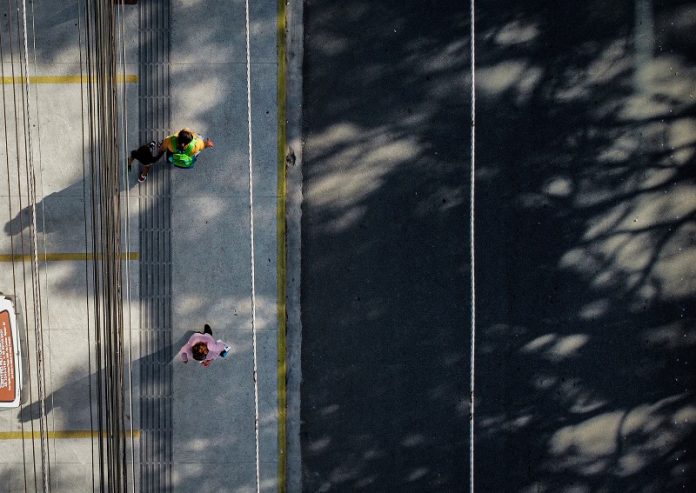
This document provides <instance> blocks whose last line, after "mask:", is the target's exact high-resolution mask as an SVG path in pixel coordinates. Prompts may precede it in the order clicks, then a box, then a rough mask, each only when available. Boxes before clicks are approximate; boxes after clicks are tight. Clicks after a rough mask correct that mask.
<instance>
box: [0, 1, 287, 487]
mask: <svg viewBox="0 0 696 493" xmlns="http://www.w3.org/2000/svg"><path fill="white" fill-rule="evenodd" d="M83 8H84V5H83V4H82V3H78V2H76V1H75V2H63V3H61V6H60V7H59V8H57V9H56V7H55V6H54V5H53V4H52V2H48V1H47V0H39V1H36V2H34V3H33V10H32V11H31V12H28V14H29V22H28V26H30V28H29V30H30V32H29V41H30V42H29V45H28V48H29V50H30V57H33V56H34V55H35V56H36V63H35V64H30V65H29V67H30V75H31V76H32V77H33V79H31V80H30V84H29V86H28V90H29V92H28V97H27V98H25V99H26V101H29V102H30V103H31V106H30V110H31V113H30V115H29V116H30V119H29V120H27V119H26V115H25V114H24V112H23V106H22V104H23V101H24V99H22V98H23V96H22V94H21V92H20V93H18V92H17V91H20V90H23V88H24V87H25V85H24V84H22V81H20V80H19V79H17V77H16V76H18V74H19V73H20V69H21V63H20V62H21V59H20V58H19V57H20V55H21V48H22V44H21V39H20V37H19V34H20V33H21V29H20V31H17V29H18V27H17V25H14V24H13V25H12V29H13V30H14V31H13V34H14V38H11V37H10V36H9V35H5V33H10V31H9V28H10V23H9V22H10V21H9V20H8V19H7V17H5V18H4V20H3V21H2V22H4V24H3V26H2V27H3V40H2V41H3V43H2V49H3V65H2V66H3V71H4V72H3V84H2V85H1V86H0V88H2V89H3V91H4V92H3V94H4V96H5V97H4V99H3V100H2V101H1V102H0V104H2V106H1V107H0V109H2V110H3V111H4V112H5V113H6V118H5V127H4V132H5V134H6V135H7V141H8V145H7V146H0V165H1V166H2V167H0V171H2V173H1V174H0V224H1V225H3V231H2V232H0V259H2V262H0V291H3V292H5V293H12V292H14V293H15V294H17V295H18V296H19V298H20V299H21V300H22V302H23V307H24V312H23V315H25V317H24V318H25V319H26V330H27V334H28V336H29V341H28V345H27V348H26V353H27V355H28V361H29V363H30V369H31V370H32V373H31V378H30V382H28V384H27V385H26V387H25V388H26V394H27V400H26V403H25V404H24V406H23V407H22V409H20V410H18V411H14V412H13V411H6V412H3V413H2V414H0V485H2V486H0V489H3V488H4V487H5V486H7V487H8V488H9V490H8V491H15V490H21V491H41V489H42V484H41V483H42V479H41V478H42V473H43V472H48V477H49V480H48V481H49V485H50V488H51V491H92V490H93V489H94V488H95V484H96V487H97V489H98V482H97V483H95V476H94V475H95V474H98V473H96V472H95V471H97V469H98V464H97V463H96V460H97V456H96V452H95V447H96V445H97V439H96V433H98V430H96V429H94V419H95V418H94V416H95V415H96V413H97V409H96V407H95V403H94V400H93V394H94V388H95V386H96V384H97V374H96V369H97V368H96V366H95V362H94V361H93V360H92V359H90V358H89V357H88V355H90V354H92V353H93V348H94V346H93V345H94V340H93V330H94V328H93V322H92V321H93V319H94V316H95V315H94V312H93V303H92V301H91V300H92V299H93V297H94V296H95V286H94V285H93V282H92V280H91V279H90V270H89V269H90V268H89V265H88V262H86V261H85V255H86V256H87V258H89V255H90V254H89V244H90V240H89V238H90V236H91V233H92V232H91V229H90V224H89V216H90V213H91V205H90V203H91V194H90V190H89V183H88V180H87V178H86V172H85V166H88V164H89V162H88V160H89V154H88V147H87V144H86V142H85V139H84V136H83V128H84V125H85V122H84V120H83V117H84V118H87V117H86V116H85V107H86V106H85V104H86V103H85V100H86V99H85V84H84V81H83V82H82V83H81V82H80V78H79V76H80V74H81V72H84V71H85V69H86V66H85V60H84V53H83V52H82V51H81V46H80V40H81V36H82V35H83V34H84V33H83V32H81V31H80V30H79V29H78V28H82V29H84V10H81V9H83ZM2 9H5V7H2V8H0V11H2V12H3V13H5V11H4V10H2ZM8 13H10V12H8ZM11 14H12V15H16V12H15V11H14V10H13V11H12V12H11ZM32 15H33V18H32V17H31V16H32ZM16 20H17V19H16V18H15V19H13V21H16ZM123 20H124V24H123V26H124V28H125V38H124V39H125V46H124V54H125V65H124V72H125V74H126V79H125V81H121V83H122V84H123V83H125V88H126V92H125V95H126V98H125V100H124V99H121V100H120V104H121V108H123V109H125V110H126V116H127V118H126V122H127V147H128V148H131V149H132V148H135V147H137V145H138V144H140V143H144V142H146V141H147V140H149V139H151V138H157V139H160V138H162V137H163V136H165V135H167V134H168V133H170V132H174V131H176V130H178V129H180V128H182V127H191V128H193V129H194V130H196V131H197V132H200V133H201V134H203V135H205V136H208V137H211V138H212V139H214V141H215V143H216V147H215V149H212V150H210V149H209V150H206V151H204V152H203V153H202V154H201V156H199V159H198V162H197V164H196V167H195V168H194V169H193V170H178V169H172V168H170V167H168V166H165V165H164V164H162V163H161V164H160V165H158V166H157V167H156V168H155V169H154V170H153V171H152V172H151V173H150V175H149V177H148V180H147V182H146V183H145V184H138V183H137V181H136V177H137V172H138V170H137V164H136V165H135V166H134V167H133V170H132V171H131V172H130V174H128V176H125V175H124V179H123V183H122V192H121V206H122V210H123V216H122V220H123V225H124V232H125V231H127V232H128V234H127V235H126V234H124V236H123V242H124V243H123V251H124V252H126V254H125V258H124V261H123V263H122V266H123V269H124V276H127V279H128V284H127V286H124V291H123V295H124V317H125V319H124V320H125V329H126V334H127V335H126V343H127V344H129V345H130V346H129V347H126V348H125V351H126V355H125V356H126V360H127V361H126V365H125V368H124V374H125V376H126V379H127V382H126V383H127V384H128V385H127V388H126V396H127V398H128V399H129V401H128V402H127V403H126V422H127V423H129V424H131V423H132V429H133V430H134V435H133V439H132V441H131V439H130V437H129V439H128V444H129V447H130V445H132V448H129V451H128V458H127V463H128V464H127V467H128V480H129V483H132V484H133V488H135V491H158V492H159V491H181V492H186V491H193V490H209V491H230V492H232V491H235V492H236V491H239V492H242V491H255V490H256V465H257V457H256V436H255V418H256V406H255V391H254V378H253V377H254V366H255V363H256V367H257V371H258V426H259V447H258V450H259V460H260V464H259V471H260V478H259V479H260V483H259V485H260V490H262V491H275V490H277V489H279V488H280V487H282V481H283V477H282V475H281V472H279V471H282V468H279V443H280V441H282V440H283V437H282V427H281V428H279V419H281V417H282V416H283V414H282V413H280V412H279V408H278V389H279V378H278V375H279V364H281V363H282V359H280V360H279V357H278V329H279V316H278V313H279V309H278V299H277V297H278V295H277V286H278V279H279V278H278V274H279V268H282V263H281V264H279V262H278V251H279V249H278V245H279V237H278V234H279V229H278V224H277V213H278V210H277V207H278V198H279V197H278V193H279V192H278V190H281V189H282V188H281V187H279V181H278V180H279V177H278V174H277V168H278V165H277V162H278V160H277V152H278V151H277V149H278V143H277V142H278V134H277V129H278V119H277V117H278V111H277V83H278V54H277V48H276V41H277V40H276V29H277V28H276V26H277V3H276V2H275V1H268V0H262V1H257V2H252V4H251V12H250V24H251V33H250V34H251V35H250V38H251V94H252V100H251V131H252V137H253V163H252V165H253V170H254V171H253V190H254V194H253V218H251V217H250V200H249V188H250V183H249V174H248V166H249V153H248V147H247V145H248V135H249V134H248V132H249V125H248V118H247V85H246V84H247V78H246V67H247V65H246V50H245V35H244V33H245V5H244V3H243V2H234V3H230V2H223V1H218V2H208V3H207V4H206V8H205V10H203V9H202V8H201V6H200V5H199V4H198V3H197V2H193V1H175V0H171V1H170V0H158V1H152V2H140V3H139V5H132V6H125V7H124V19H123ZM31 26H34V27H33V29H32V28H31ZM19 27H20V28H21V22H20V24H19ZM32 35H33V37H32ZM34 39H35V48H34V44H33V41H34ZM30 61H31V60H30ZM13 70H14V72H13ZM13 73H14V74H15V78H14V81H13V79H12V77H13V76H12V74H13ZM13 82H14V84H13ZM120 87H123V86H120ZM26 101H24V103H26ZM25 123H29V126H27V127H26V128H28V129H29V130H28V131H27V132H25V130H24V129H25ZM32 124H33V125H35V126H31V125H32ZM122 131H125V128H122ZM66 136H68V138H66ZM25 137H32V138H31V141H30V146H29V150H30V151H31V156H30V154H29V151H28V150H27V149H26V148H25V147H24V145H23V144H24V141H25ZM30 157H33V163H34V166H35V168H36V174H37V176H36V179H37V187H36V188H37V192H36V194H37V201H36V204H35V209H36V213H37V219H38V224H39V227H38V229H37V241H38V244H39V250H40V251H41V252H42V253H43V252H45V253H46V258H45V259H43V260H41V261H40V262H39V265H38V271H36V272H34V278H32V277H31V276H32V269H31V268H30V266H31V261H30V259H31V254H32V251H31V248H30V242H31V235H30V228H29V223H28V221H29V220H30V219H31V208H30V205H32V204H30V201H29V199H30V197H29V194H28V193H27V188H26V185H25V184H26V178H25V177H26V173H27V171H26V165H27V163H28V162H29V161H30ZM83 157H85V158H86V160H87V161H83ZM122 161H123V162H124V163H125V153H123V156H122ZM85 163H86V164H85ZM5 167H6V168H7V171H5V169H4V168H5ZM6 176H9V182H8V180H7V179H6V178H5V177H6ZM281 179H282V177H281ZM252 224H253V228H254V245H253V253H254V255H255V269H254V271H255V277H254V281H255V282H254V285H255V301H256V304H255V306H256V317H255V329H256V336H257V358H256V362H255V361H254V353H253V344H252V342H253V338H252V336H253V333H252V303H251V298H252V273H251V259H252V249H251V242H250V239H251V238H250V235H251V226H252ZM280 251H282V249H281V250H280ZM280 275H281V277H282V275H283V273H282V270H281V271H280ZM34 281H38V283H39V285H40V286H42V288H43V289H42V294H41V298H36V299H34V296H33V295H32V291H31V288H32V286H33V282H34ZM40 308H41V313H42V318H41V322H42V323H41V324H39V325H36V324H34V323H33V322H32V320H33V317H34V313H38V310H39V309H40ZM204 323H209V324H210V325H211V326H212V328H213V331H214V332H213V333H214V336H215V337H216V338H219V339H222V340H224V341H226V342H228V343H230V344H231V346H232V353H231V356H229V357H228V358H227V359H225V360H220V361H215V362H214V363H213V364H212V365H211V366H210V367H209V368H203V367H200V366H199V365H197V364H196V363H193V364H188V365H184V364H183V363H181V362H180V360H179V359H178V358H177V356H176V353H177V351H178V350H179V347H180V345H181V344H182V343H183V342H185V341H186V340H187V338H188V336H190V334H191V333H192V331H197V330H201V329H202V327H203V324H204ZM35 325H36V326H35ZM40 329H42V330H40ZM38 348H42V349H43V352H44V358H43V360H41V361H39V359H38V353H37V349H38ZM76 354H77V355H84V357H80V356H76ZM41 372H43V374H45V375H46V378H45V392H44V393H45V403H46V405H45V406H44V407H45V409H46V412H45V414H44V415H42V413H41V407H42V406H41V399H40V398H39V397H38V396H39V393H38V391H39V380H40V376H41ZM131 384H132V385H131ZM279 429H280V430H281V431H280V432H279ZM42 432H43V434H44V439H42V438H41V435H42ZM279 433H280V434H281V436H279ZM279 440H280V441H279ZM18 450H21V452H22V453H19V454H18V453H17V451H18ZM129 489H130V486H129Z"/></svg>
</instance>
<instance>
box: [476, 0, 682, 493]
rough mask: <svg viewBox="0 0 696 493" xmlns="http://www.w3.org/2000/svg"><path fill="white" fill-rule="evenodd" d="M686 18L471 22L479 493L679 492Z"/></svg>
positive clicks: (597, 13) (525, 8)
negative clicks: (474, 58)
mask: <svg viewBox="0 0 696 493" xmlns="http://www.w3.org/2000/svg"><path fill="white" fill-rule="evenodd" d="M642 7H645V8H642ZM569 13H570V14H571V15H570V16H569ZM694 13H695V12H694V10H693V8H692V7H690V6H689V5H688V4H687V3H686V2H643V1H640V0H638V1H636V2H618V3H617V2H613V3H612V4H611V5H608V4H602V3H601V2H588V3H586V4H583V5H581V6H573V7H572V9H571V11H568V8H567V6H563V5H557V4H548V3H545V2H526V3H525V4H524V5H517V6H514V7H512V8H511V7H510V6H509V5H504V4H502V3H501V2H493V3H489V4H486V5H485V6H481V7H480V9H479V11H478V15H479V18H480V19H479V21H478V33H477V43H478V45H477V53H478V59H477V94H478V98H477V115H480V116H479V118H478V119H477V136H478V139H477V152H478V159H477V167H478V175H477V204H476V205H477V223H476V228H477V238H476V244H477V251H478V254H479V257H478V258H477V261H478V263H477V279H478V285H477V288H478V289H477V299H478V300H480V301H479V302H478V304H477V314H478V327H479V346H478V352H477V370H478V371H477V377H478V381H477V386H478V388H479V392H478V395H477V426H476V431H477V441H476V450H477V470H476V477H477V487H478V488H480V489H481V490H482V491H529V492H532V491H534V492H546V491H684V490H686V491H688V490H692V489H694V484H695V483H694V475H695V474H696V470H695V466H696V463H695V461H696V456H695V454H694V450H693V447H692V446H689V445H687V444H688V443H689V441H690V440H693V437H694V433H695V430H696V428H695V427H694V423H695V420H696V402H695V399H694V375H693V371H691V369H690V367H689V365H691V364H692V363H693V359H692V356H691V355H692V354H693V349H694V345H695V344H696V331H695V330H694V328H693V327H694V323H693V322H694V315H695V313H694V309H693V306H694V304H693V301H694V292H695V289H696V270H695V268H694V262H693V259H694V254H695V250H694V235H695V233H696V223H695V220H696V202H695V200H694V191H695V188H694V185H695V183H694V177H695V176H696V175H695V171H696V132H695V130H696V112H695V111H694V105H693V87H694V81H696V68H695V67H694V66H693V63H692V59H691V58H690V55H687V52H688V49H689V46H691V44H692V40H691V41H688V40H687V41H685V40H684V39H683V37H682V36H681V34H680V33H678V32H676V31H677V27H674V26H675V25H676V24H679V26H681V27H679V28H678V29H683V24H684V22H690V23H691V24H690V25H693V23H694V22H696V17H695V16H694ZM685 14H688V15H686V17H685ZM571 18H572V20H571ZM676 19H680V20H679V21H678V22H675V20H676ZM686 19H688V21H687V20H686ZM645 26H652V30H651V29H649V28H648V30H647V31H646V29H645ZM680 32H681V31H680ZM645 37H649V38H650V39H649V40H648V41H649V42H650V43H651V44H650V46H649V48H648V50H647V52H646V53H641V52H640V50H641V46H644V42H645V39H644V38H645Z"/></svg>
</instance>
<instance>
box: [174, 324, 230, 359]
mask: <svg viewBox="0 0 696 493" xmlns="http://www.w3.org/2000/svg"><path fill="white" fill-rule="evenodd" d="M229 353H230V346H229V345H228V344H225V343H224V342H222V341H220V340H217V341H216V340H215V339H214V338H213V329H211V328H210V325H208V324H205V326H204V328H203V332H196V333H195V334H193V335H192V336H191V337H190V338H189V340H188V342H187V343H186V344H184V346H183V347H182V348H181V349H180V350H179V355H180V356H181V359H182V361H183V362H184V363H188V362H189V360H190V359H191V358H193V359H194V360H196V361H200V362H201V365H203V366H206V367H207V366H209V365H210V363H212V361H213V360H216V359H218V358H225V357H227V355H228V354H229Z"/></svg>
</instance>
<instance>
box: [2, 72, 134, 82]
mask: <svg viewBox="0 0 696 493" xmlns="http://www.w3.org/2000/svg"><path fill="white" fill-rule="evenodd" d="M28 79H29V84H80V83H83V82H84V83H87V82H98V81H97V79H96V78H95V77H90V76H88V75H30V76H29V78H28ZM0 80H2V83H3V84H24V83H25V82H26V81H27V78H26V77H24V76H22V75H20V76H16V77H11V76H6V77H0ZM116 82H117V83H123V82H125V83H126V84H137V82H138V76H137V75H135V74H128V75H126V76H123V75H117V76H116Z"/></svg>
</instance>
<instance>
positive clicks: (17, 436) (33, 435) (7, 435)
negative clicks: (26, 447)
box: [0, 430, 140, 440]
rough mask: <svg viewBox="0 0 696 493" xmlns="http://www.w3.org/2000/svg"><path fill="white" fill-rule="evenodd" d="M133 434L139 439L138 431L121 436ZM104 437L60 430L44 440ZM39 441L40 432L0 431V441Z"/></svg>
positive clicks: (104, 433) (98, 433) (51, 433)
mask: <svg viewBox="0 0 696 493" xmlns="http://www.w3.org/2000/svg"><path fill="white" fill-rule="evenodd" d="M131 433H132V434H133V437H134V438H140V430H133V431H132V432H131V431H124V432H123V434H124V435H126V436H131ZM100 434H101V436H103V437H106V436H108V434H107V432H105V431H101V432H100V431H92V430H61V431H49V432H47V433H46V438H58V439H60V438H68V439H69V438H97V437H98V436H99V435H100ZM23 439H24V440H33V439H36V440H40V439H41V432H40V431H0V440H23Z"/></svg>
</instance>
